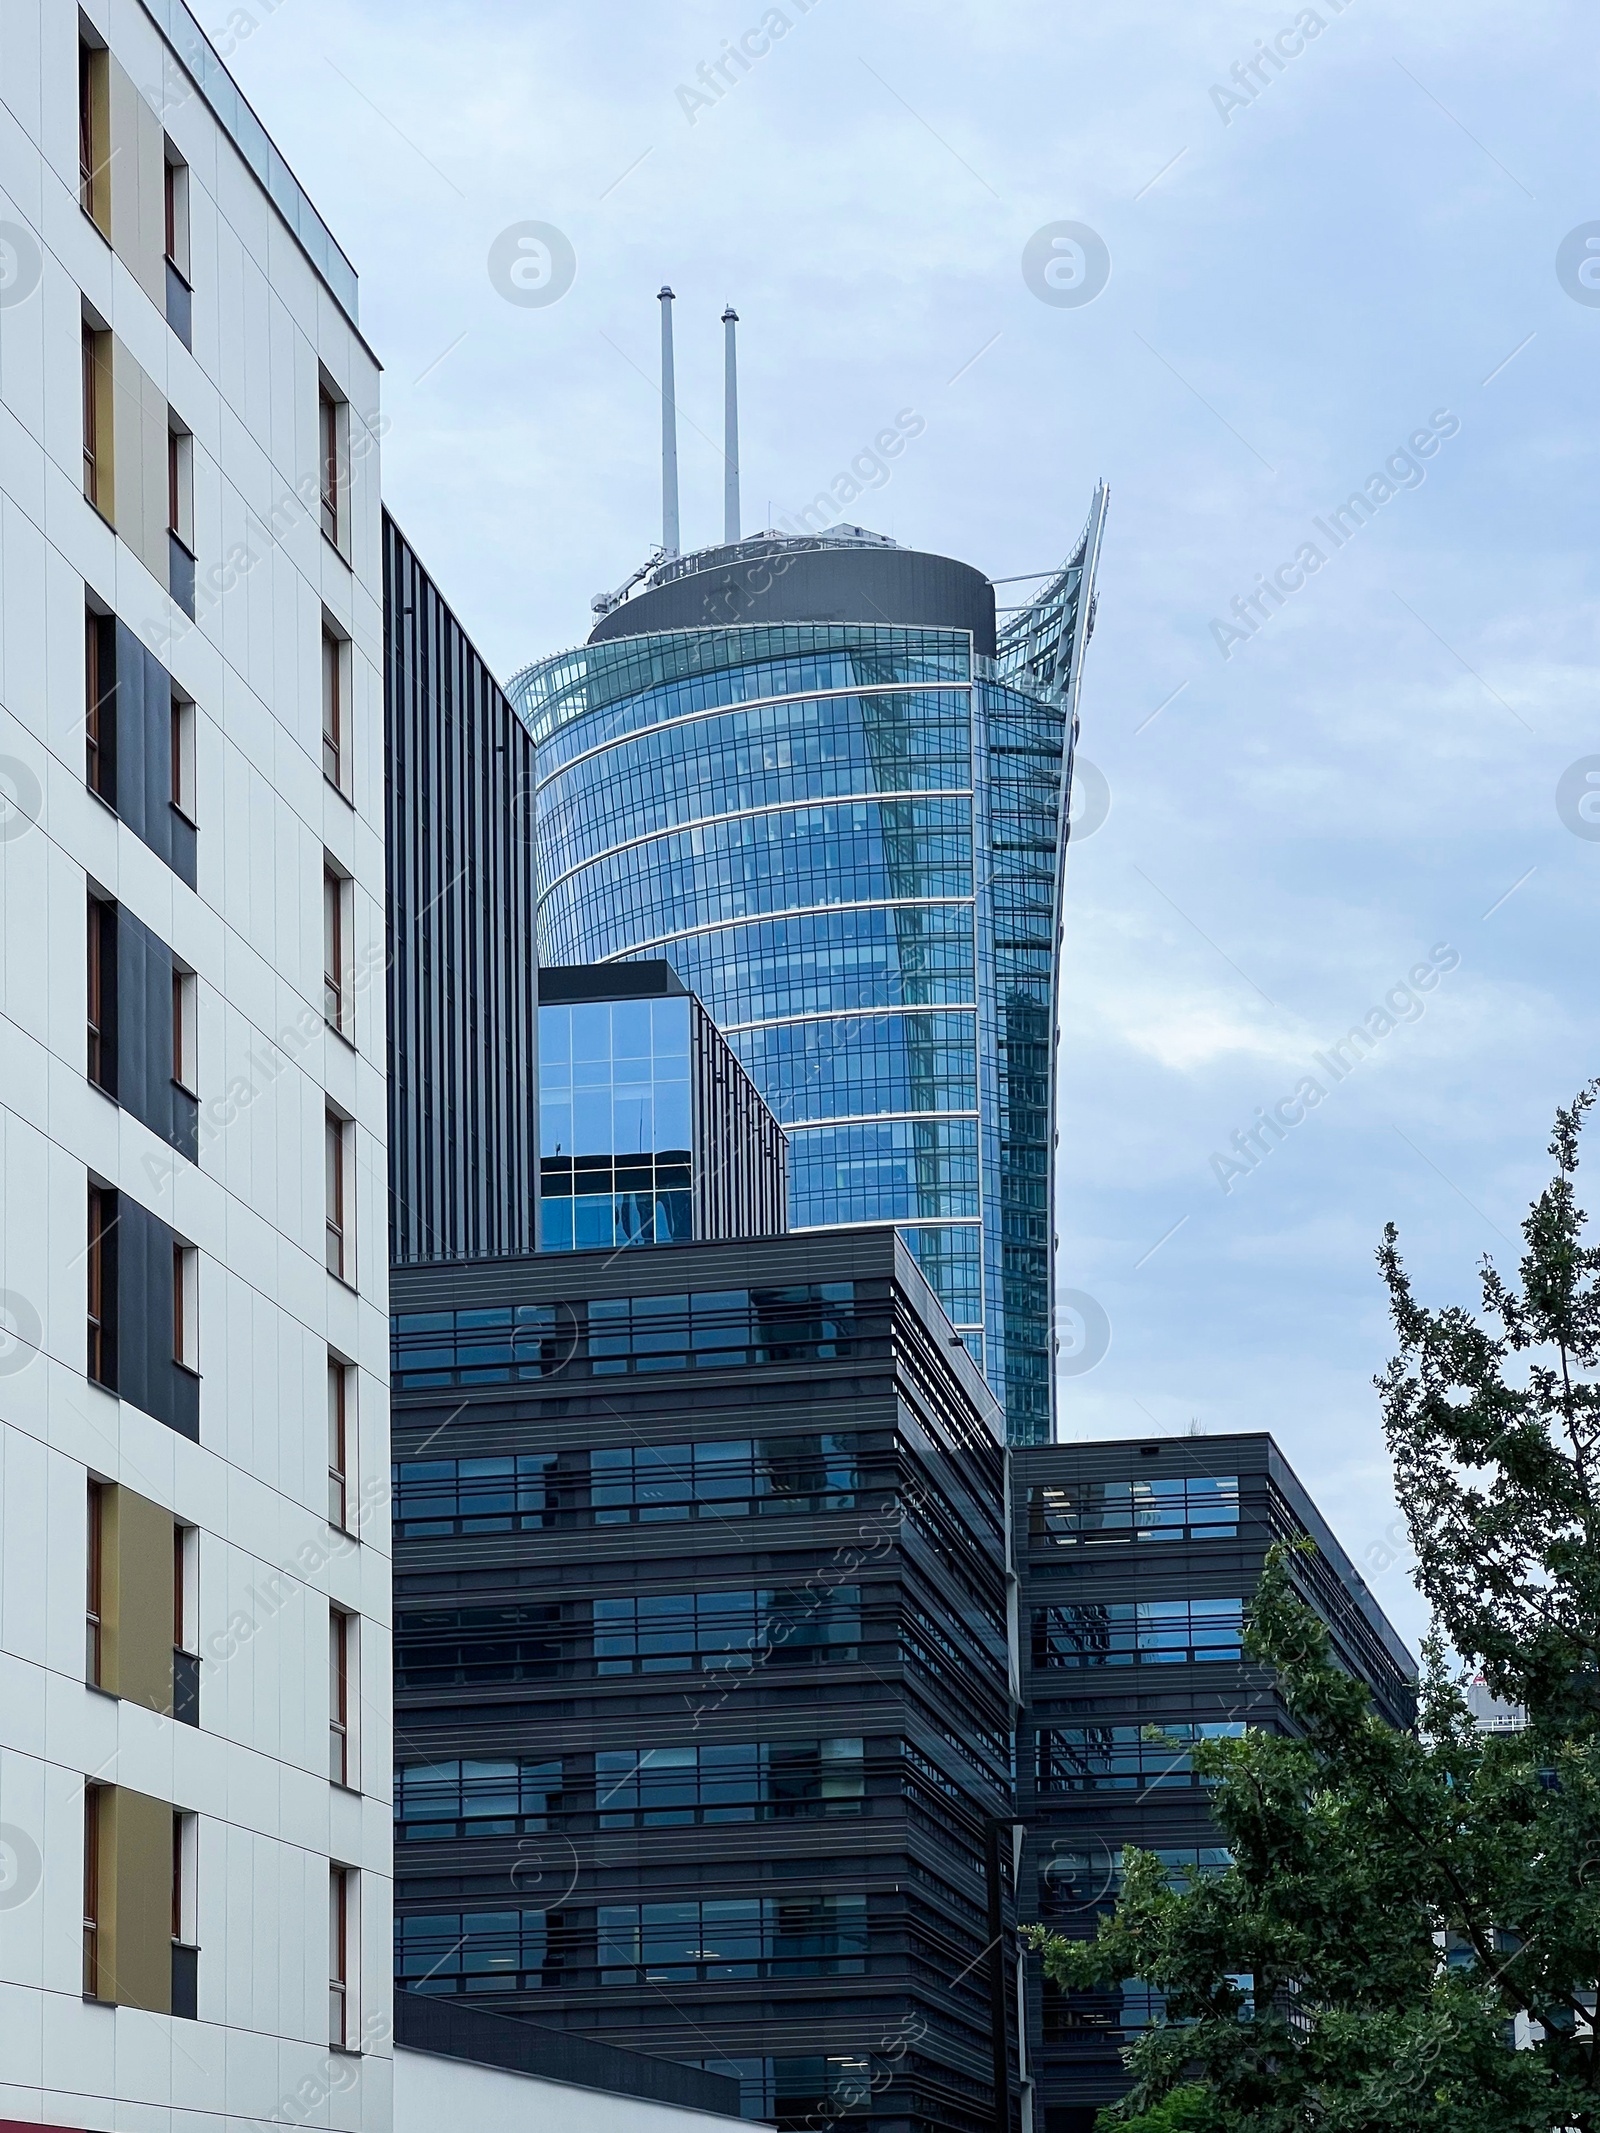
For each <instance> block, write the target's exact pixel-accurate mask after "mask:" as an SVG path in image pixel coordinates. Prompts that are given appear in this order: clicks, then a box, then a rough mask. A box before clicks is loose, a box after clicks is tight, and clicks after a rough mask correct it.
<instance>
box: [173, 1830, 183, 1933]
mask: <svg viewBox="0 0 1600 2133" xmlns="http://www.w3.org/2000/svg"><path fill="white" fill-rule="evenodd" d="M183 1897H184V1888H183V1816H182V1815H181V1814H177V1813H174V1815H173V1817H172V1938H173V1939H174V1941H181V1940H182V1938H183Z"/></svg>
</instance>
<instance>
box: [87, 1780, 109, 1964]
mask: <svg viewBox="0 0 1600 2133" xmlns="http://www.w3.org/2000/svg"><path fill="white" fill-rule="evenodd" d="M104 1796H105V1788H104V1787H103V1786H101V1785H85V1786H84V1788H83V1996H84V1998H85V1999H86V2000H97V1999H99V1997H100V1823H101V1812H102V1802H103V1800H104Z"/></svg>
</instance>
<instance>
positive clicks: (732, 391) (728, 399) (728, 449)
mask: <svg viewBox="0 0 1600 2133" xmlns="http://www.w3.org/2000/svg"><path fill="white" fill-rule="evenodd" d="M738 324H739V314H738V312H737V311H735V310H734V308H733V306H732V304H730V305H729V306H728V308H727V310H726V311H724V312H723V314H722V326H723V334H724V342H723V348H724V356H725V376H726V385H725V405H724V414H723V442H722V450H723V456H724V458H725V459H726V461H727V467H726V471H725V472H724V475H723V486H722V538H723V539H724V540H725V541H728V542H733V541H736V540H737V539H738V538H739V350H738V337H737V330H736V329H737V327H738Z"/></svg>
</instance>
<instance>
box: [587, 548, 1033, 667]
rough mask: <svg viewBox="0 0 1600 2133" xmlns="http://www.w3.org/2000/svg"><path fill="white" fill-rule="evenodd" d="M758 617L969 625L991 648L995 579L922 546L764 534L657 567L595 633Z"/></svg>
mask: <svg viewBox="0 0 1600 2133" xmlns="http://www.w3.org/2000/svg"><path fill="white" fill-rule="evenodd" d="M759 622H865V623H889V624H894V625H896V626H897V627H901V628H912V629H918V628H920V629H954V630H970V631H971V632H972V648H973V650H974V651H975V652H978V653H980V654H982V655H983V657H985V658H992V657H993V655H994V648H995V622H994V587H993V586H992V585H991V584H990V583H989V580H988V579H987V578H986V577H985V576H984V574H983V572H982V571H981V570H975V569H974V568H973V567H972V565H971V564H970V563H958V562H956V561H955V560H954V558H953V557H951V556H944V555H924V554H922V553H920V552H919V551H918V550H916V549H913V548H895V547H892V546H890V545H889V544H888V543H884V544H883V545H881V546H880V545H878V544H877V543H876V542H874V543H873V544H871V545H867V544H862V545H860V546H856V545H854V544H850V543H842V542H830V543H826V544H824V543H822V542H819V543H818V544H816V545H815V546H813V545H810V544H808V543H805V542H801V541H799V540H796V539H792V538H787V537H783V536H779V537H777V538H770V537H769V538H757V539H754V540H748V541H741V542H739V543H738V544H737V545H736V546H734V547H727V548H708V549H705V550H703V551H702V552H701V553H699V554H698V555H691V556H685V557H684V558H683V561H682V562H681V563H679V564H676V565H668V566H666V568H665V569H658V570H657V571H656V572H655V573H654V582H652V583H650V584H648V585H646V586H645V587H644V588H643V589H642V590H641V591H639V592H637V593H635V594H633V596H632V597H631V598H630V599H627V600H624V601H623V602H622V604H621V605H620V606H619V607H615V608H613V609H612V610H611V612H610V613H609V614H607V615H603V616H602V617H601V618H600V620H599V621H598V622H597V623H596V624H595V626H594V628H593V629H592V630H591V631H590V632H589V642H590V643H591V644H598V643H600V642H601V641H602V640H603V639H606V638H609V637H641V636H644V635H646V634H647V633H648V632H651V631H655V630H695V629H732V628H735V627H737V626H738V625H739V624H740V623H759Z"/></svg>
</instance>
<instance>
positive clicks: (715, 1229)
mask: <svg viewBox="0 0 1600 2133" xmlns="http://www.w3.org/2000/svg"><path fill="white" fill-rule="evenodd" d="M539 1074H540V1123H539V1174H540V1202H541V1208H540V1236H539V1242H540V1245H541V1247H542V1248H543V1250H545V1251H547V1252H570V1251H586V1250H605V1249H608V1248H610V1247H612V1246H615V1245H619V1244H688V1243H691V1242H698V1241H703V1240H706V1239H710V1238H722V1239H727V1238H732V1237H771V1236H776V1235H777V1234H778V1233H779V1232H780V1231H782V1230H785V1229H787V1228H788V1226H789V1215H788V1193H789V1185H788V1143H787V1141H786V1140H785V1138H784V1134H783V1130H782V1128H781V1127H780V1126H779V1124H778V1122H777V1120H776V1119H775V1118H774V1117H773V1115H772V1113H771V1112H770V1111H769V1110H768V1109H767V1106H766V1104H765V1103H764V1102H763V1100H762V1097H761V1093H760V1091H759V1090H758V1089H757V1087H756V1085H755V1083H754V1082H753V1081H752V1080H751V1079H750V1076H749V1075H748V1074H747V1073H746V1072H745V1070H744V1068H743V1066H742V1065H741V1064H740V1062H739V1057H738V1054H737V1053H736V1052H735V1051H734V1050H733V1047H732V1046H731V1045H730V1044H728V1043H727V1042H726V1041H725V1040H724V1038H723V1037H722V1035H721V1033H720V1032H719V1031H718V1029H717V1026H716V1024H715V1023H714V1022H713V1021H712V1019H711V1017H710V1016H709V1015H708V1014H707V1013H706V1011H705V1009H704V1008H703V1007H702V1006H701V1005H700V1002H699V1001H698V1000H697V999H696V998H695V997H694V995H693V994H692V993H691V992H689V991H688V990H687V989H686V987H685V986H684V985H682V984H681V983H680V981H679V979H678V977H677V975H676V973H675V972H674V971H673V968H672V966H671V964H670V963H597V964H577V965H569V966H566V967H547V968H546V969H544V970H543V971H541V972H540V974H539Z"/></svg>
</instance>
